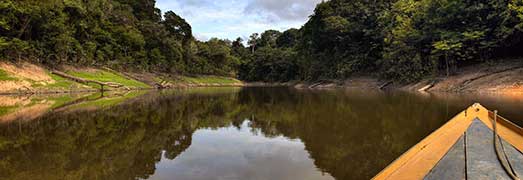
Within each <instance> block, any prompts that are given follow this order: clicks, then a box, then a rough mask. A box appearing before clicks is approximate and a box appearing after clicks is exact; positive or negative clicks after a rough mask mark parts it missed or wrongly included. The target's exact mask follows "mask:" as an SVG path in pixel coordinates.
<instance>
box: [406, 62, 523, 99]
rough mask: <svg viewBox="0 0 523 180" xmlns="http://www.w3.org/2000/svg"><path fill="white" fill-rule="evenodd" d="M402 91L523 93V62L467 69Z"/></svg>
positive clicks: (476, 66) (482, 65)
mask: <svg viewBox="0 0 523 180" xmlns="http://www.w3.org/2000/svg"><path fill="white" fill-rule="evenodd" d="M402 89H406V90H410V91H418V90H424V91H432V92H523V60H513V61H508V62H507V61H504V62H503V63H499V64H493V63H491V64H488V63H485V64H480V65H475V66H470V67H465V68H463V69H461V70H460V71H459V72H457V73H456V74H454V75H451V76H449V77H444V76H442V77H437V78H431V79H425V80H423V81H420V82H418V83H415V84H410V85H407V86H405V87H403V88H402Z"/></svg>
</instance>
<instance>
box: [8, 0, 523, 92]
mask: <svg viewBox="0 0 523 180" xmlns="http://www.w3.org/2000/svg"><path fill="white" fill-rule="evenodd" d="M155 4H156V2H155V0H89V1H87V0H41V1H32V0H3V1H1V2H0V12H1V14H0V54H1V56H2V59H5V60H21V59H22V60H29V61H33V62H36V63H41V64H45V65H48V66H51V67H53V66H55V65H58V64H63V63H69V64H75V65H90V66H110V67H114V68H125V69H138V70H147V71H159V72H166V73H175V74H215V75H226V76H237V77H238V78H240V79H242V80H246V81H269V82H277V81H279V82H283V81H290V80H306V81H315V80H321V79H343V78H347V77H349V76H351V75H354V74H358V73H363V74H371V73H370V72H372V75H375V76H377V77H381V78H384V79H392V80H397V81H402V82H410V81H415V80H418V79H420V78H423V77H427V76H431V75H432V76H434V75H438V74H443V75H445V74H446V75H448V74H451V73H452V72H454V71H455V70H456V69H457V68H459V67H460V66H463V65H467V64H473V63H479V62H485V61H494V60H499V59H502V58H506V57H513V56H520V55H522V52H521V49H522V48H523V43H522V37H523V34H522V31H523V1H522V0H373V1H368V0H351V1H349V0H330V1H323V2H322V3H320V4H318V5H317V7H316V8H315V10H314V12H313V14H312V15H311V16H310V19H309V20H308V22H306V23H305V25H303V26H302V27H301V28H299V29H294V28H293V29H289V30H286V31H284V32H280V31H277V30H267V31H265V32H263V33H254V34H253V35H251V36H250V38H249V39H241V38H238V39H236V40H232V41H231V40H222V39H216V38H213V39H210V40H208V41H206V42H202V41H198V40H196V39H195V38H194V37H193V34H192V28H191V25H190V24H189V23H188V22H186V21H185V20H184V19H183V18H182V17H180V16H178V15H177V14H176V13H175V12H172V11H168V12H164V13H162V12H161V11H160V10H159V9H158V8H156V7H155ZM246 45H247V46H246Z"/></svg>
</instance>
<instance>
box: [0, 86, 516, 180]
mask: <svg viewBox="0 0 523 180" xmlns="http://www.w3.org/2000/svg"><path fill="white" fill-rule="evenodd" d="M132 97H134V98H132ZM66 98H68V99H67V100H64V99H65V97H64V98H56V97H55V99H62V100H60V101H59V100H45V99H43V100H29V102H33V104H46V103H49V102H54V103H50V104H49V105H46V106H49V107H48V109H47V110H46V111H44V112H45V113H41V114H39V115H38V116H40V115H41V117H36V116H35V117H31V118H35V120H33V121H27V120H25V121H24V117H20V118H22V120H18V121H15V120H10V121H4V123H2V124H0V172H1V173H0V179H32V178H34V177H39V178H40V179H148V178H150V179H219V178H221V179H307V178H309V179H329V178H332V177H333V178H335V179H369V178H371V177H372V176H373V175H374V174H376V173H377V172H379V171H380V170H381V169H382V168H384V167H385V166H386V165H387V164H389V163H390V162H391V161H393V160H394V159H395V158H397V157H398V156H399V155H401V154H402V153H403V152H404V151H406V150H407V149H408V148H409V147H411V146H412V145H414V144H416V143H417V142H418V141H419V140H421V139H422V138H423V137H425V136H426V135H428V134H429V133H430V132H432V131H434V130H435V129H437V128H438V127H440V126H441V125H442V124H443V123H445V122H446V121H447V120H448V119H450V118H451V117H452V116H453V115H454V114H456V113H457V112H459V111H461V110H462V109H464V108H465V107H467V106H468V105H470V104H471V103H473V102H475V101H480V102H482V103H483V104H485V105H486V106H487V107H489V108H496V109H498V110H500V112H501V114H502V115H504V116H506V117H507V118H509V119H512V120H516V122H517V123H520V124H521V121H519V119H521V118H522V117H523V111H521V109H522V106H523V105H522V103H521V102H522V99H523V98H518V97H508V98H507V97H502V96H486V95H480V96H478V95H468V96H464V95H453V94H438V95H419V94H410V93H401V92H385V93H384V92H353V91H299V90H289V89H279V88H248V89H238V88H215V89H212V88H211V89H191V90H183V91H182V90H177V91H164V92H149V93H147V94H144V92H140V93H133V94H116V95H113V96H107V95H104V96H100V95H81V96H76V97H66ZM2 102H5V101H2ZM21 102H25V101H21ZM56 102H60V103H59V104H55V103H56ZM4 104H7V103H4ZM4 104H0V106H4ZM14 104H15V105H16V106H17V107H18V106H21V104H22V103H18V104H17V103H14ZM28 104H31V103H27V105H28ZM22 107H23V106H22ZM10 112H13V111H10ZM7 114H9V113H7ZM0 117H1V116H0ZM518 117H519V119H518Z"/></svg>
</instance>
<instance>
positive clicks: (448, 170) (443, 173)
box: [424, 135, 467, 180]
mask: <svg viewBox="0 0 523 180" xmlns="http://www.w3.org/2000/svg"><path fill="white" fill-rule="evenodd" d="M465 167H466V165H465V135H463V136H461V138H459V140H458V142H456V144H454V146H452V148H451V149H450V151H449V152H448V153H447V154H446V155H445V156H444V157H443V158H442V159H441V160H440V161H439V162H438V164H437V165H436V167H434V168H433V169H432V170H431V171H430V173H429V174H428V175H427V176H425V178H424V179H425V180H440V179H465V178H466V177H467V175H466V173H465V172H466V170H465Z"/></svg>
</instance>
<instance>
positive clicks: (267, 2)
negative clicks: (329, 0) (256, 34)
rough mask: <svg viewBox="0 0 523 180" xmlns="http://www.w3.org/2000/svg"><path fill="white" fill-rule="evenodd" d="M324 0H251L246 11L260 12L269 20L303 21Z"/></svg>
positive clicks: (250, 12)
mask: <svg viewBox="0 0 523 180" xmlns="http://www.w3.org/2000/svg"><path fill="white" fill-rule="evenodd" d="M321 1H322V0H251V1H250V3H249V4H248V5H247V6H246V7H245V13H247V14H258V15H259V16H262V17H265V18H266V20H267V21H268V22H277V21H303V20H304V19H307V17H308V16H309V15H310V14H311V13H312V11H313V10H314V7H315V6H316V4H318V3H320V2H321Z"/></svg>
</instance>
